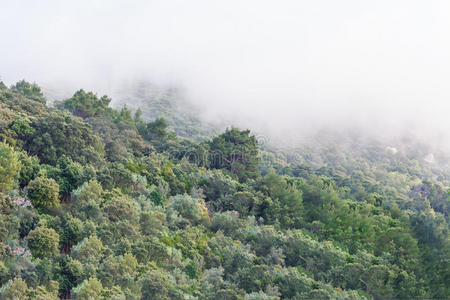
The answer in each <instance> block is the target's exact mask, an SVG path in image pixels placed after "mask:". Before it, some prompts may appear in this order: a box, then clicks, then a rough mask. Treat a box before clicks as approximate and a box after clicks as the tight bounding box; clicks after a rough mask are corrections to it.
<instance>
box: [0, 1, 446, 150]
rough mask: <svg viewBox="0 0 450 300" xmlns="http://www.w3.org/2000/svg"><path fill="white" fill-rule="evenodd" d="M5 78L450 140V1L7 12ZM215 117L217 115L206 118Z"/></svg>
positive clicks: (91, 5)
mask: <svg viewBox="0 0 450 300" xmlns="http://www.w3.org/2000/svg"><path fill="white" fill-rule="evenodd" d="M0 8H1V11H2V17H1V18H0V36H1V41H2V42H1V46H0V76H1V79H2V80H4V81H5V82H6V83H8V84H11V83H12V82H15V81H17V80H19V79H22V78H25V79H27V80H29V81H36V82H37V83H39V84H40V85H42V86H44V87H55V86H61V87H65V88H68V89H70V91H71V92H72V91H74V90H75V89H78V88H81V87H84V88H85V89H91V90H94V91H97V92H99V94H103V93H108V94H114V89H115V87H116V86H118V85H119V84H120V83H121V82H122V81H124V80H126V81H133V80H137V79H149V80H152V81H153V82H157V83H158V84H162V85H174V86H181V87H183V89H184V91H185V92H186V96H187V97H188V98H189V99H190V100H192V101H194V102H196V103H197V104H201V105H202V106H203V108H204V109H205V112H206V113H207V116H209V117H210V118H218V117H220V116H222V117H226V118H228V117H231V116H233V117H234V118H235V120H237V121H236V122H237V123H239V124H241V125H242V126H254V127H257V128H261V127H264V126H266V127H268V128H270V129H271V130H274V132H280V133H281V132H283V133H291V132H292V133H294V132H305V131H310V130H313V129H312V128H319V127H323V126H331V127H333V128H336V127H339V126H341V127H342V126H343V127H345V126H348V127H354V128H365V129H370V130H371V131H372V132H377V133H378V134H380V133H383V134H384V133H389V134H391V133H392V132H401V131H402V130H405V129H407V130H410V131H413V132H416V133H417V134H420V135H425V136H427V135H428V136H433V138H436V137H438V138H439V139H440V141H441V142H442V143H446V142H447V141H448V138H449V137H450V134H449V132H450V119H449V118H448V116H449V115H450V18H449V15H450V1H413V0H405V1H401V0H397V1H380V0H377V1H362V0H355V1H335V0H319V1H317V0H316V1H298V0H297V1H282V0H281V1H263V0H257V1H256V0H248V1H245V0H240V1H230V0H227V1H211V0H205V1H195V0H191V1H172V0H160V1H151V0H149V1H133V0H127V1H113V0H104V1H92V0H89V1H81V0H77V1H56V0H55V1H45V0H40V1H31V0H30V1H20V0H16V1H7V0H0ZM203 104H204V105H203Z"/></svg>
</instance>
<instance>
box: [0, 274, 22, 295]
mask: <svg viewBox="0 0 450 300" xmlns="http://www.w3.org/2000/svg"><path fill="white" fill-rule="evenodd" d="M27 292H28V286H27V283H26V282H25V281H23V280H22V279H21V278H14V279H12V280H10V281H8V283H6V285H5V286H3V287H2V288H1V289H0V295H1V296H2V299H5V300H19V299H26V298H27Z"/></svg>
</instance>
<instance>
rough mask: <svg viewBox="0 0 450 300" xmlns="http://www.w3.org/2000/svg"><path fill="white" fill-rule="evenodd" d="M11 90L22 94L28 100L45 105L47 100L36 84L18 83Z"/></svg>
mask: <svg viewBox="0 0 450 300" xmlns="http://www.w3.org/2000/svg"><path fill="white" fill-rule="evenodd" d="M11 90H12V91H14V92H18V93H20V94H22V95H23V96H24V97H26V98H28V99H32V100H34V101H37V102H40V103H43V104H45V102H46V100H45V98H44V94H43V93H42V91H41V88H40V87H39V86H38V85H37V84H36V83H29V82H26V81H25V80H22V81H19V82H17V83H16V84H15V85H13V86H12V87H11Z"/></svg>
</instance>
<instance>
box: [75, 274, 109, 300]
mask: <svg viewBox="0 0 450 300" xmlns="http://www.w3.org/2000/svg"><path fill="white" fill-rule="evenodd" d="M102 294H103V286H102V283H101V282H100V281H98V280H97V279H96V278H89V279H87V280H84V281H83V282H82V283H81V284H80V285H78V286H77V287H75V288H74V289H73V290H72V295H73V299H77V300H97V299H103V296H102Z"/></svg>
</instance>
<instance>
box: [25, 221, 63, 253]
mask: <svg viewBox="0 0 450 300" xmlns="http://www.w3.org/2000/svg"><path fill="white" fill-rule="evenodd" d="M27 241H28V247H29V248H30V250H31V253H32V254H33V256H35V257H38V258H52V257H54V256H56V255H57V254H58V244H59V235H58V233H57V232H56V231H55V230H54V229H52V228H46V227H43V226H40V227H37V228H36V229H33V230H31V231H30V233H29V234H28V236H27Z"/></svg>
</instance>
